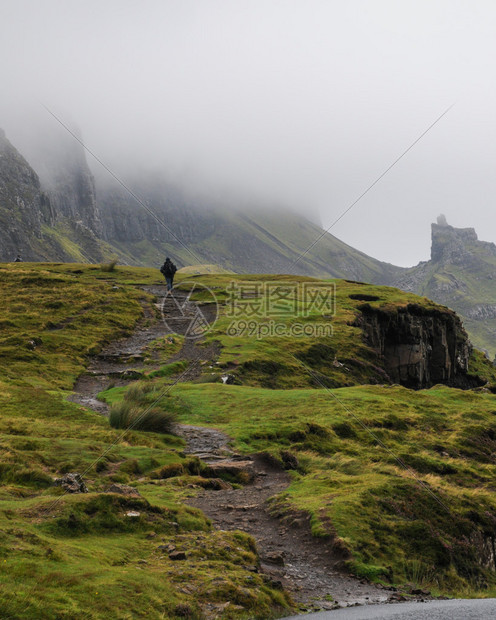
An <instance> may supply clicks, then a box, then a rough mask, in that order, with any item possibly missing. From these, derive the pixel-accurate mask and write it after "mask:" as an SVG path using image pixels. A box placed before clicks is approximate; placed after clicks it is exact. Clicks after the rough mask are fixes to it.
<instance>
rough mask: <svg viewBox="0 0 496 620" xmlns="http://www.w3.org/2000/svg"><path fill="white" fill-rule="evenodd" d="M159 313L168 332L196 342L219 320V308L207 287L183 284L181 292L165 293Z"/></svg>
mask: <svg viewBox="0 0 496 620" xmlns="http://www.w3.org/2000/svg"><path fill="white" fill-rule="evenodd" d="M188 286H189V288H187V287H188ZM185 287H186V288H185ZM160 312H161V314H162V320H163V322H164V324H165V325H166V326H167V327H168V329H170V331H171V332H173V333H175V334H180V335H182V336H184V337H185V338H188V339H190V340H198V339H199V338H202V337H203V336H205V334H206V333H208V332H209V331H210V330H211V329H212V328H213V326H214V324H215V322H216V321H217V318H218V316H219V305H218V303H217V298H216V296H215V294H214V293H213V291H211V290H210V289H209V288H208V286H205V285H204V284H200V283H199V282H194V283H192V284H189V285H188V284H185V283H182V284H181V289H173V290H172V291H167V293H166V295H165V297H164V298H163V299H162V302H161V304H160Z"/></svg>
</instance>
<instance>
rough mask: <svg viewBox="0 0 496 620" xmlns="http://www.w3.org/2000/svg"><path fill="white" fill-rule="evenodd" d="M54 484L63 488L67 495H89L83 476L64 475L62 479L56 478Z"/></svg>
mask: <svg viewBox="0 0 496 620" xmlns="http://www.w3.org/2000/svg"><path fill="white" fill-rule="evenodd" d="M54 484H55V485H56V486H58V487H62V488H63V489H64V490H65V491H67V493H88V488H87V487H86V485H85V483H84V480H83V478H82V476H81V474H78V473H73V474H64V475H63V476H62V478H55V480H54Z"/></svg>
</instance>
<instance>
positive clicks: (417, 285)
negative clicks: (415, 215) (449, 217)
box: [374, 217, 496, 357]
mask: <svg viewBox="0 0 496 620" xmlns="http://www.w3.org/2000/svg"><path fill="white" fill-rule="evenodd" d="M374 283H376V284H379V283H381V284H388V285H390V286H396V287H397V288H400V289H402V290H404V291H409V292H412V293H416V294H418V295H425V296H427V297H429V298H430V299H432V300H434V301H436V302H437V303H440V304H443V305H446V306H449V307H450V308H453V310H455V311H456V312H457V313H458V314H459V315H460V317H461V318H462V320H463V322H464V324H465V327H466V329H467V330H468V332H469V333H470V336H471V340H472V342H473V343H474V345H475V346H476V347H477V348H479V349H482V350H484V351H486V353H488V355H490V356H491V357H493V356H494V353H495V352H496V245H495V244H494V243H489V242H486V241H480V240H479V239H478V237H477V234H476V232H475V230H474V229H473V228H455V227H454V226H450V225H449V224H448V223H447V221H446V218H444V219H443V218H442V217H440V218H438V222H437V223H436V224H432V246H431V259H430V260H429V261H424V262H421V263H419V264H418V265H417V266H416V267H412V268H411V269H404V270H399V271H398V272H397V274H396V276H395V277H393V278H390V279H385V278H384V279H382V280H380V279H376V280H374Z"/></svg>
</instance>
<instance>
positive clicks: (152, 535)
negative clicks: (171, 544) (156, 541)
mask: <svg viewBox="0 0 496 620" xmlns="http://www.w3.org/2000/svg"><path fill="white" fill-rule="evenodd" d="M156 537H157V534H156V532H148V534H147V535H146V538H147V539H148V540H151V539H152V538H156Z"/></svg>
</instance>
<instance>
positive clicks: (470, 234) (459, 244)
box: [431, 215, 496, 264]
mask: <svg viewBox="0 0 496 620" xmlns="http://www.w3.org/2000/svg"><path fill="white" fill-rule="evenodd" d="M480 250H485V251H487V252H489V253H490V254H493V255H495V256H496V246H495V245H494V243H487V242H485V241H479V239H478V237H477V233H476V232H475V229H474V228H455V227H454V226H450V225H449V224H448V222H447V221H446V218H445V216H444V215H440V216H439V217H438V218H437V223H436V224H432V245H431V260H432V262H434V263H440V262H441V263H449V264H462V263H467V262H473V261H474V260H476V259H477V254H478V252H479V251H480Z"/></svg>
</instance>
